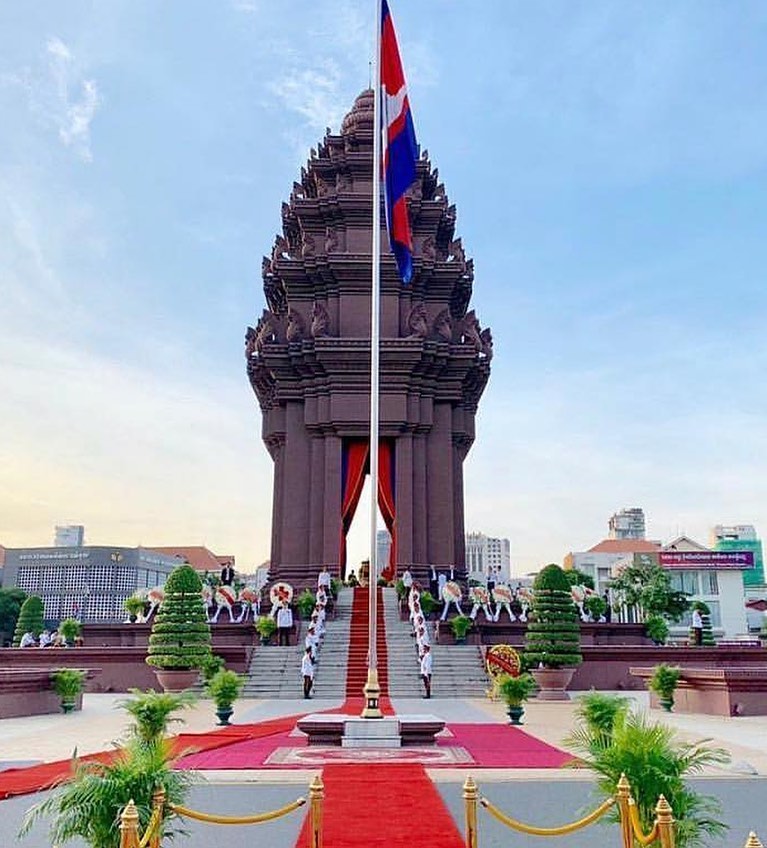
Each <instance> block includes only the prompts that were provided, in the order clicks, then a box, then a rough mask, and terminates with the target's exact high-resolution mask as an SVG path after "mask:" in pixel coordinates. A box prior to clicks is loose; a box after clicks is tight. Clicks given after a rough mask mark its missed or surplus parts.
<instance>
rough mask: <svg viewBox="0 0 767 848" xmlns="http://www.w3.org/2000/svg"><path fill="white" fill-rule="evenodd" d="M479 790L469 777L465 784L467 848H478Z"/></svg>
mask: <svg viewBox="0 0 767 848" xmlns="http://www.w3.org/2000/svg"><path fill="white" fill-rule="evenodd" d="M478 796H479V790H478V788H477V784H476V783H475V782H474V778H473V777H472V776H471V775H469V776H468V777H467V778H466V781H465V782H464V784H463V803H464V810H465V819H466V848H477V797H478Z"/></svg>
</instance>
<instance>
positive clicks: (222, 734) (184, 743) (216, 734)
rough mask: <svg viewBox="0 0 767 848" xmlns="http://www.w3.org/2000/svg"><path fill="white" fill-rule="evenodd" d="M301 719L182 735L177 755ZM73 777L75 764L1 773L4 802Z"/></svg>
mask: <svg viewBox="0 0 767 848" xmlns="http://www.w3.org/2000/svg"><path fill="white" fill-rule="evenodd" d="M298 718H299V716H296V715H294V716H286V717H285V718H278V719H273V720H271V721H263V722H259V723H258V724H233V725H232V726H231V727H222V728H221V730H214V731H212V732H210V733H181V734H179V735H178V736H176V737H174V745H175V747H174V751H175V752H176V753H177V754H180V753H182V752H183V751H189V750H194V751H209V750H212V749H214V748H221V747H223V746H226V745H232V744H233V743H235V742H241V741H242V740H243V739H259V738H261V737H264V736H272V735H274V734H278V733H289V732H290V731H291V730H292V729H293V728H294V727H295V725H296V721H297V720H298ZM114 756H115V751H101V752H100V753H98V754H89V755H88V756H84V757H80V760H81V761H82V762H109V761H110V760H111V759H112V757H114ZM71 773H72V760H71V759H68V760H56V761H55V762H52V763H41V764H40V765H38V766H30V767H28V768H21V769H7V770H6V771H2V772H0V800H4V799H5V798H10V797H12V796H14V795H28V794H29V793H31V792H39V791H40V790H42V789H48V788H50V787H51V786H53V785H54V784H56V783H60V782H61V781H62V780H66V779H67V778H68V777H69V776H70V774H71Z"/></svg>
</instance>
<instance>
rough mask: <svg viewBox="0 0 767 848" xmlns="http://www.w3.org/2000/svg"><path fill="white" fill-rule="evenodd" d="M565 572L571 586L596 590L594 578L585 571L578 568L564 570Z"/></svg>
mask: <svg viewBox="0 0 767 848" xmlns="http://www.w3.org/2000/svg"><path fill="white" fill-rule="evenodd" d="M562 570H563V571H564V572H565V577H567V579H568V580H569V582H570V585H571V586H585V587H586V588H587V589H595V588H596V587H595V586H594V578H593V577H592V576H591V575H590V574H586V572H585V571H578V569H577V568H565V569H562Z"/></svg>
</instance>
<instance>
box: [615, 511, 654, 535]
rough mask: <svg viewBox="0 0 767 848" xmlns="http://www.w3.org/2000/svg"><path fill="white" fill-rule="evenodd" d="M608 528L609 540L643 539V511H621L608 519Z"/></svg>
mask: <svg viewBox="0 0 767 848" xmlns="http://www.w3.org/2000/svg"><path fill="white" fill-rule="evenodd" d="M608 527H609V532H608V538H609V539H644V538H645V520H644V510H642V509H639V507H632V508H631V509H622V510H621V511H620V512H616V513H615V514H614V515H612V516H611V517H610V520H609V522H608Z"/></svg>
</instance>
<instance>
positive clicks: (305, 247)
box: [301, 232, 316, 256]
mask: <svg viewBox="0 0 767 848" xmlns="http://www.w3.org/2000/svg"><path fill="white" fill-rule="evenodd" d="M315 247H316V245H315V243H314V236H313V235H311V234H310V233H307V232H304V233H302V234H301V256H314V250H315Z"/></svg>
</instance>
